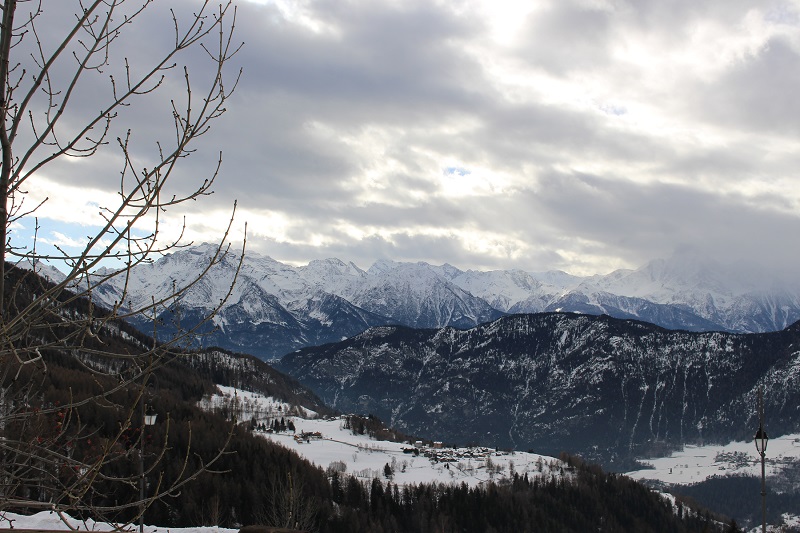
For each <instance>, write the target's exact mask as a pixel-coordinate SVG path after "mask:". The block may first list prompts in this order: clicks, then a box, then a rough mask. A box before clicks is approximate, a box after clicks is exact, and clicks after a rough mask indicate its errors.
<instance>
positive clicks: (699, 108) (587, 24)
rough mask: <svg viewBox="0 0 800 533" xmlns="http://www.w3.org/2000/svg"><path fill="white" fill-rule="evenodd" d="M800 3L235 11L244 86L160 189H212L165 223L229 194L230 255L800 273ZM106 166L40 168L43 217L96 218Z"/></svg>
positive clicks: (245, 6)
mask: <svg viewBox="0 0 800 533" xmlns="http://www.w3.org/2000/svg"><path fill="white" fill-rule="evenodd" d="M176 1H178V2H180V1H184V0H176ZM185 1H186V2H189V3H190V0H185ZM189 3H187V6H188V5H189ZM153 9H160V8H158V7H154V8H153ZM799 12H800V6H799V5H798V3H797V2H793V3H792V2H781V1H775V2H768V3H763V2H756V1H748V0H715V1H709V2H696V1H693V0H677V1H675V2H669V3H664V2H659V1H657V0H650V1H642V2H623V1H616V0H569V1H549V2H536V3H527V4H526V3H522V2H516V1H513V0H509V1H498V0H495V1H491V2H490V1H488V0H468V1H459V2H455V1H448V0H439V1H436V2H430V1H427V0H425V1H423V0H407V1H402V2H400V1H389V0H381V1H372V0H370V1H367V0H347V1H342V0H315V1H307V0H259V1H256V0H248V1H244V2H240V5H239V21H238V23H237V29H238V31H239V32H240V33H239V35H238V37H239V38H241V39H242V40H243V41H245V42H246V46H245V48H244V49H243V51H242V52H241V54H240V55H239V56H237V58H236V59H235V61H238V62H239V63H241V64H242V66H243V67H244V69H245V76H244V78H243V80H242V83H241V85H240V87H239V90H238V93H237V94H235V95H234V97H233V98H232V99H231V100H230V101H229V104H230V105H229V106H228V108H229V111H228V112H227V113H226V114H225V115H224V116H223V117H222V118H221V119H220V120H219V121H218V122H217V123H216V124H215V125H214V129H212V131H211V132H210V133H209V134H208V136H206V137H204V138H203V139H202V140H201V143H200V144H199V145H198V148H199V151H198V153H197V154H194V155H192V157H190V158H188V159H187V160H185V161H182V163H183V165H182V166H181V167H180V171H179V173H178V174H176V175H175V183H174V185H175V187H177V189H178V190H180V189H181V188H186V187H188V186H189V184H190V183H193V182H194V181H195V180H197V179H198V177H201V176H206V175H207V173H208V170H209V168H212V167H213V163H214V160H215V159H214V158H215V157H216V154H217V152H218V151H219V150H222V151H223V152H224V162H223V170H222V174H221V176H220V178H219V181H218V182H217V185H216V187H215V191H216V192H215V194H214V195H213V196H211V197H208V198H204V199H202V201H199V202H197V203H192V204H191V205H187V206H186V207H185V208H179V209H174V210H172V211H170V212H169V213H168V218H167V219H166V221H165V225H164V226H163V227H162V230H163V231H164V232H165V236H169V235H175V234H177V232H178V230H179V229H180V227H181V225H182V221H183V215H186V217H187V218H186V220H187V225H188V226H187V236H188V238H190V239H192V240H195V241H201V240H214V238H215V237H218V236H219V235H220V233H221V231H222V230H223V229H224V228H225V227H226V226H227V223H228V219H229V215H230V212H229V210H230V206H231V205H232V202H233V200H234V199H238V201H239V210H238V221H237V223H236V224H235V226H234V227H235V228H236V232H237V233H239V234H240V232H241V230H240V228H241V226H242V225H243V224H242V223H243V222H244V221H245V220H247V221H248V222H249V237H250V238H249V242H248V246H249V247H250V248H251V249H254V250H257V251H259V252H262V253H266V254H269V255H272V256H273V257H275V258H276V259H280V260H286V261H290V262H294V263H302V262H306V261H308V260H310V259H314V258H319V257H325V256H339V257H341V258H342V259H346V260H353V261H354V262H356V263H357V264H360V265H365V266H368V265H369V264H370V263H371V262H372V261H373V260H374V259H377V258H378V257H389V258H391V259H396V260H410V261H415V260H428V261H431V262H435V263H444V262H450V263H452V264H455V265H457V266H461V267H465V268H470V267H473V268H477V267H483V268H508V267H518V268H524V269H527V270H544V269H548V268H560V269H563V270H567V271H571V272H575V273H590V272H592V271H596V272H605V271H609V270H611V269H613V268H617V267H620V266H639V265H640V264H642V263H643V262H645V261H647V260H649V259H652V258H654V257H664V256H668V255H670V254H671V253H672V251H673V250H674V249H675V248H677V247H679V246H681V245H684V244H686V245H694V246H695V247H700V248H706V249H708V250H709V251H712V252H713V253H714V254H717V255H719V256H720V257H723V256H731V257H733V256H735V255H741V254H742V253H745V254H746V253H747V251H750V252H751V253H755V252H756V251H758V254H759V255H761V256H764V257H774V258H776V259H774V260H776V261H778V260H779V261H782V262H784V263H791V264H798V265H800V255H799V254H798V253H797V252H794V251H793V250H794V249H795V248H797V247H794V246H787V242H789V243H790V242H793V239H794V238H795V237H794V235H795V233H792V232H793V231H794V230H795V229H797V226H798V210H797V208H798V207H799V206H800V192H798V191H800V183H798V180H799V179H800V178H798V176H797V172H796V169H797V168H800V160H798V159H800V155H798V154H800V126H798V125H797V121H796V117H797V116H798V114H800V103H798V102H797V98H796V94H798V92H800V22H799V21H800V16H798V13H799ZM142 31H143V32H144V33H146V32H147V31H148V30H147V28H144V29H143V30H142ZM152 44H153V45H154V46H155V45H156V44H158V43H157V41H154V42H153V43H152ZM239 63H237V65H238V64H239ZM192 68H193V69H194V70H193V72H195V73H199V72H198V70H197V69H198V67H197V66H196V65H195V64H194V63H192ZM171 87H172V86H171ZM170 90H172V89H170ZM162 96H163V97H164V98H169V96H170V95H169V94H164V95H162ZM145 111H146V112H144V113H142V114H141V116H139V115H138V114H136V113H132V114H130V115H129V116H127V117H126V124H129V125H130V126H131V127H132V129H133V131H134V132H135V133H136V134H137V135H138V137H137V138H138V139H143V140H147V139H150V137H151V136H153V135H154V134H155V133H156V132H153V131H152V127H151V126H150V124H152V123H153V117H154V116H155V109H153V110H150V109H147V110H145ZM158 131H160V130H158ZM113 155H114V154H113V151H109V152H108V153H107V154H103V158H98V159H97V160H96V161H81V162H79V163H77V164H70V165H60V166H57V167H55V168H54V169H53V170H52V171H51V170H48V171H47V173H46V176H47V179H45V178H42V177H37V182H38V184H34V183H32V184H31V195H32V196H34V197H36V198H40V197H41V196H42V195H43V194H48V195H49V196H50V198H51V200H50V201H49V202H48V203H47V204H46V205H45V206H44V207H43V208H42V211H41V213H40V214H41V215H42V216H47V217H50V218H52V219H54V220H61V221H64V223H69V222H72V223H74V222H79V223H82V224H93V225H94V224H97V221H98V215H97V211H98V209H97V205H110V203H112V202H113V201H114V196H113V194H114V193H113V187H114V185H115V183H114V179H113V178H114V176H115V174H114V173H115V172H118V169H117V168H116V167H115V166H114V164H113ZM107 180H111V181H107ZM145 229H146V228H145ZM65 235H67V233H65Z"/></svg>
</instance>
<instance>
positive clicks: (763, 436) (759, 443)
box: [753, 426, 769, 453]
mask: <svg viewBox="0 0 800 533" xmlns="http://www.w3.org/2000/svg"><path fill="white" fill-rule="evenodd" d="M753 439H754V440H755V443H756V450H757V451H758V453H764V452H766V451H767V441H768V440H769V437H767V432H766V431H764V427H763V426H758V431H757V432H756V435H755V437H753Z"/></svg>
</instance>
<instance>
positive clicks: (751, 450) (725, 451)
mask: <svg viewBox="0 0 800 533" xmlns="http://www.w3.org/2000/svg"><path fill="white" fill-rule="evenodd" d="M797 460H800V434H792V435H784V436H782V437H777V438H774V439H770V440H769V442H768V444H767V454H766V473H767V476H770V475H773V474H777V473H778V472H780V470H781V469H782V468H783V465H784V464H786V463H787V462H790V461H797ZM642 462H643V463H645V464H648V465H651V466H652V467H653V468H650V469H643V470H636V471H633V472H628V473H627V475H628V476H630V477H632V478H633V479H639V480H642V479H652V480H656V481H663V482H665V483H673V484H691V483H698V482H700V481H703V480H704V479H706V478H708V477H710V476H725V475H753V476H759V477H760V476H761V458H760V456H759V455H758V453H757V452H756V447H755V444H754V443H753V441H747V442H731V443H729V444H725V445H708V446H686V447H685V448H684V449H683V450H681V451H679V452H674V453H673V454H672V455H670V456H668V457H659V458H657V459H647V460H643V461H642Z"/></svg>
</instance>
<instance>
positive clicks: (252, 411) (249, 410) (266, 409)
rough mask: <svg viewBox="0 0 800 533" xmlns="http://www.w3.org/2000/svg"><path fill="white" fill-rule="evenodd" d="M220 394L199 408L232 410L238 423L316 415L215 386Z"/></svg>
mask: <svg viewBox="0 0 800 533" xmlns="http://www.w3.org/2000/svg"><path fill="white" fill-rule="evenodd" d="M217 388H218V389H219V390H220V392H221V394H214V395H213V396H211V397H210V398H203V399H202V400H201V401H200V404H199V405H200V408H201V409H205V410H208V411H211V410H214V409H223V408H234V407H235V410H236V417H237V419H238V420H239V421H240V422H244V421H248V420H250V419H251V418H253V417H255V418H256V420H259V421H261V420H265V419H272V418H280V417H282V416H287V415H290V414H300V415H302V416H303V417H305V418H316V416H317V413H316V412H315V411H312V410H311V409H306V408H305V407H295V408H292V406H291V405H289V404H288V403H286V402H283V401H280V400H276V399H275V398H271V397H267V396H264V395H263V394H258V393H255V392H250V391H246V390H241V389H237V388H235V387H228V386H225V385H217Z"/></svg>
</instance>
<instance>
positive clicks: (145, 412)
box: [139, 398, 158, 533]
mask: <svg viewBox="0 0 800 533" xmlns="http://www.w3.org/2000/svg"><path fill="white" fill-rule="evenodd" d="M141 405H142V434H141V435H139V443H140V446H139V448H140V449H139V533H144V509H145V507H144V429H145V428H146V427H147V426H152V425H153V424H155V423H156V417H157V416H158V415H157V414H155V413H154V412H152V406H150V407H149V408H148V407H147V405H145V401H144V398H142V402H141Z"/></svg>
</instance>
